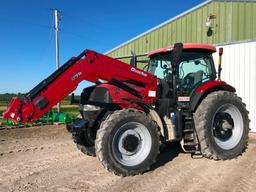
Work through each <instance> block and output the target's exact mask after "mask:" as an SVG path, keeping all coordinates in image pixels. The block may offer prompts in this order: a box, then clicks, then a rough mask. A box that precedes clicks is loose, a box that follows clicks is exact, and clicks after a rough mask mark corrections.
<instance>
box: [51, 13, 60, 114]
mask: <svg viewBox="0 0 256 192" xmlns="http://www.w3.org/2000/svg"><path fill="white" fill-rule="evenodd" d="M53 11H54V18H55V27H54V29H55V47H56V68H57V69H59V67H60V60H59V20H60V19H59V16H60V12H59V10H58V9H54V10H53ZM57 111H58V113H59V112H60V102H59V103H58V104H57Z"/></svg>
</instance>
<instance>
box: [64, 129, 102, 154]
mask: <svg viewBox="0 0 256 192" xmlns="http://www.w3.org/2000/svg"><path fill="white" fill-rule="evenodd" d="M68 126H72V124H71V125H68ZM69 130H70V132H71V134H72V139H73V141H74V143H75V144H76V146H77V148H78V149H79V150H80V151H81V152H82V153H84V154H85V155H88V156H93V157H95V156H96V153H95V138H96V131H97V129H96V128H95V127H91V128H86V129H85V130H81V131H72V130H71V129H70V128H69Z"/></svg>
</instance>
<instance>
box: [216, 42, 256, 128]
mask: <svg viewBox="0 0 256 192" xmlns="http://www.w3.org/2000/svg"><path fill="white" fill-rule="evenodd" d="M221 47H223V48H224V54H223V70H222V75H221V76H222V79H223V80H225V81H226V82H227V83H229V84H231V85H232V86H234V87H235V88H236V90H237V94H238V96H240V97H241V98H242V99H243V102H244V103H245V104H246V108H247V110H248V111H249V117H250V120H251V122H250V128H251V131H253V132H256V100H255V98H256V86H255V85H256V75H255V74H256V54H255V53H256V42H248V43H241V44H233V45H225V46H221ZM214 60H215V63H216V67H217V61H218V54H217V53H216V54H214Z"/></svg>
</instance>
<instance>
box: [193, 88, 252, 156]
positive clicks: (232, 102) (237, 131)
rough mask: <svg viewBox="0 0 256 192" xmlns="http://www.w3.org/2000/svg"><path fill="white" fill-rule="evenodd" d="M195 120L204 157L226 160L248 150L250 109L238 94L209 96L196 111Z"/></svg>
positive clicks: (212, 94) (213, 94)
mask: <svg viewBox="0 0 256 192" xmlns="http://www.w3.org/2000/svg"><path fill="white" fill-rule="evenodd" d="M194 121H195V128H196V131H197V136H198V140H199V144H200V149H201V152H202V154H203V156H205V157H207V158H210V159H216V160H218V159H222V160H225V159H232V158H234V157H237V156H238V155H241V154H242V153H243V152H244V151H245V149H246V147H247V142H248V133H249V119H248V112H247V110H246V108H245V104H244V103H242V100H241V98H239V97H237V96H236V94H235V93H232V92H228V91H216V92H213V93H210V94H209V95H207V96H206V98H204V100H203V101H202V102H201V104H200V105H199V106H198V108H197V110H196V112H195V113H194Z"/></svg>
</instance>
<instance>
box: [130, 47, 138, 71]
mask: <svg viewBox="0 0 256 192" xmlns="http://www.w3.org/2000/svg"><path fill="white" fill-rule="evenodd" d="M131 55H132V58H131V60H130V65H131V66H133V67H137V56H136V54H135V53H134V52H133V51H131Z"/></svg>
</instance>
